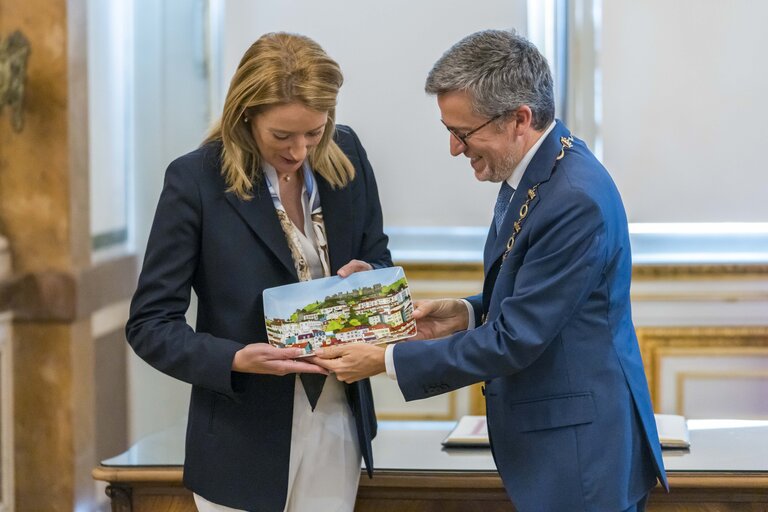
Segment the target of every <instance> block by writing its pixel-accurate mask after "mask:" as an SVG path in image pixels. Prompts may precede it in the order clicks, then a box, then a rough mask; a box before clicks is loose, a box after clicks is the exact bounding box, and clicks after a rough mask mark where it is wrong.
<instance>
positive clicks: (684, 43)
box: [601, 0, 768, 222]
mask: <svg viewBox="0 0 768 512" xmlns="http://www.w3.org/2000/svg"><path fill="white" fill-rule="evenodd" d="M602 3H603V13H602V15H603V24H602V25H603V29H602V30H603V38H602V54H601V61H602V62H601V64H602V76H603V103H602V111H603V123H602V127H601V130H602V136H603V140H604V151H605V153H604V162H605V164H606V166H607V167H608V169H609V170H610V171H611V173H612V174H613V176H614V178H615V179H616V181H617V183H618V185H619V189H620V190H621V192H622V195H623V197H624V200H625V205H626V208H627V211H628V214H629V220H630V221H631V222H675V221H681V222H685V221H687V222H717V221H765V220H766V219H767V218H768V201H766V197H767V196H768V173H766V172H765V156H764V154H763V153H764V151H763V148H764V147H765V130H764V126H763V125H764V118H765V116H766V113H768V95H766V93H765V91H768V67H766V65H765V57H764V55H763V53H764V48H765V47H766V46H768V31H767V30H766V29H765V20H768V3H766V2H755V1H753V0H732V1H729V2H722V1H720V0H675V1H674V2H670V1H667V0H643V1H642V2H637V1H632V0H606V1H604V2H602Z"/></svg>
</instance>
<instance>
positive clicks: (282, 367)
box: [232, 343, 328, 375]
mask: <svg viewBox="0 0 768 512" xmlns="http://www.w3.org/2000/svg"><path fill="white" fill-rule="evenodd" d="M302 354H304V350H303V349H300V348H277V347H273V346H272V345H270V344H268V343H251V344H250V345H246V346H244V347H243V348H241V349H240V350H238V351H237V352H235V358H234V359H233V360H232V369H233V370H234V371H236V372H243V373H266V374H270V375H287V374H289V373H320V374H323V375H328V371H327V370H325V369H324V368H321V367H319V366H317V365H314V364H312V363H309V362H306V361H295V359H296V358H297V357H299V356H300V355H302Z"/></svg>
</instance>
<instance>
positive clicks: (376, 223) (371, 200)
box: [343, 126, 392, 268]
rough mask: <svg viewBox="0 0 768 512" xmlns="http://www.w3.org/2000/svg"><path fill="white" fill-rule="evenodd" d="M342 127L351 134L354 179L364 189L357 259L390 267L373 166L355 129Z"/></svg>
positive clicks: (376, 266)
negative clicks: (357, 165)
mask: <svg viewBox="0 0 768 512" xmlns="http://www.w3.org/2000/svg"><path fill="white" fill-rule="evenodd" d="M343 128H344V129H345V130H346V131H348V132H349V134H350V135H351V136H352V140H353V144H354V147H355V151H356V152H357V156H358V159H359V161H360V168H358V169H356V171H357V173H358V174H359V176H358V177H357V178H356V179H361V180H362V181H363V182H362V185H363V186H364V189H365V206H366V207H365V209H364V211H365V220H364V223H363V239H362V244H361V247H360V253H359V257H358V258H357V259H360V260H363V261H365V262H368V263H370V264H371V266H372V267H373V268H383V267H391V266H392V255H391V254H390V252H389V249H388V248H387V244H388V243H389V238H388V237H387V235H385V234H384V217H383V214H382V211H381V201H380V200H379V189H378V186H377V185H376V178H375V177H374V174H373V167H371V162H370V161H369V160H368V154H367V153H366V152H365V148H363V145H362V143H361V142H360V139H359V138H358V136H357V134H356V133H355V131H354V130H352V128H350V127H348V126H344V127H343Z"/></svg>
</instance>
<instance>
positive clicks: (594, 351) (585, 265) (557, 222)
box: [394, 122, 666, 512]
mask: <svg viewBox="0 0 768 512" xmlns="http://www.w3.org/2000/svg"><path fill="white" fill-rule="evenodd" d="M569 136H570V134H569V132H568V130H567V129H566V128H565V126H563V125H562V124H561V123H559V122H558V123H557V125H556V126H555V128H554V129H553V130H552V131H551V132H550V133H549V135H548V136H547V137H546V139H545V140H544V141H543V143H542V145H541V146H540V148H539V149H538V150H537V152H536V154H535V155H534V157H533V160H532V161H531V163H530V164H529V166H528V168H527V170H526V171H525V174H524V175H523V178H522V181H521V183H520V185H519V187H518V189H517V191H516V192H515V195H514V196H513V198H512V202H511V204H510V206H509V209H508V210H507V215H506V217H505V220H504V222H503V224H502V226H501V228H500V230H499V233H500V236H498V237H497V236H496V232H495V228H494V227H493V226H491V230H490V233H489V236H488V240H487V242H486V247H485V265H484V266H485V272H486V281H485V286H484V293H483V294H482V295H478V296H475V297H470V298H469V300H470V302H471V303H472V305H473V308H474V310H475V318H476V319H478V322H480V319H481V318H483V316H485V318H486V321H485V323H484V324H482V325H479V326H478V327H476V328H474V329H471V330H468V331H463V332H459V333H456V334H454V335H453V336H450V337H448V338H444V339H440V340H435V341H424V342H411V343H400V344H398V345H396V346H395V347H394V362H395V370H396V372H397V379H398V384H399V386H400V388H401V390H402V392H403V395H404V396H405V398H406V399H407V400H415V399H419V398H425V397H428V396H432V395H436V394H439V393H444V392H446V391H450V390H453V389H457V388H460V387H463V386H467V385H469V384H472V383H475V382H481V381H486V383H485V396H486V405H487V415H488V429H489V434H490V439H491V447H492V450H493V455H494V458H495V461H496V465H497V466H498V469H499V472H500V474H501V477H502V479H503V481H504V485H505V487H506V489H507V492H508V494H509V496H510V498H511V500H512V502H513V503H514V504H515V506H516V507H517V509H518V510H520V511H522V512H528V511H531V512H539V511H546V512H561V511H562V512H565V511H567V512H579V511H590V512H617V511H621V510H625V509H627V508H628V507H630V506H632V505H633V504H634V503H636V502H637V501H638V500H639V499H640V498H641V497H642V496H643V495H644V494H646V493H647V492H648V490H649V489H650V488H652V487H653V486H654V485H655V482H656V479H657V478H658V479H660V480H661V482H662V483H663V484H664V485H666V475H665V473H664V467H663V463H662V459H661V449H660V445H659V440H658V436H657V432H656V425H655V422H654V417H653V411H652V409H651V401H650V396H649V393H648V385H647V383H646V379H645V373H644V371H643V363H642V360H641V358H640V352H639V348H638V343H637V339H636V337H635V330H634V327H633V324H632V317H631V312H630V299H629V285H630V277H631V273H632V262H631V255H630V246H629V235H628V229H627V219H626V215H625V213H624V207H623V205H622V202H621V198H620V196H619V193H618V190H617V189H616V187H615V185H614V183H613V181H612V180H611V178H610V176H609V175H608V173H607V171H606V170H605V169H604V168H603V166H602V165H601V164H600V163H599V162H598V161H597V159H595V157H594V156H593V155H592V154H591V153H590V152H589V150H588V149H587V147H586V146H585V145H584V144H583V142H581V141H580V140H578V139H576V140H574V141H573V147H572V148H570V149H568V148H566V149H564V150H563V142H562V141H561V138H565V139H567V138H568V137H569ZM561 150H563V151H564V156H563V158H562V159H560V160H558V159H557V157H558V155H559V154H560V152H561ZM536 184H538V187H537V188H536V191H535V194H536V195H535V197H534V198H533V199H532V200H531V201H530V203H529V205H528V212H527V216H526V217H525V218H524V219H523V220H522V222H521V223H520V232H519V234H518V235H517V238H516V241H515V243H514V245H513V246H512V249H511V251H510V252H509V255H508V257H507V258H506V260H504V259H503V258H502V255H503V253H504V251H505V249H506V247H507V242H508V240H509V237H510V235H511V234H512V232H513V230H514V223H515V222H516V221H519V217H520V209H521V206H523V203H524V202H525V200H526V198H527V196H528V190H529V189H532V188H534V186H535V185H536Z"/></svg>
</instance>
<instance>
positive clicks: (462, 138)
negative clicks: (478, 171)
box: [440, 114, 503, 146]
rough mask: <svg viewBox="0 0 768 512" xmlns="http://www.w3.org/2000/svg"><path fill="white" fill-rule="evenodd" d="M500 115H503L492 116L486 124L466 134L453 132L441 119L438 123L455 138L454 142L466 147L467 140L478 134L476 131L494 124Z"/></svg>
mask: <svg viewBox="0 0 768 512" xmlns="http://www.w3.org/2000/svg"><path fill="white" fill-rule="evenodd" d="M502 115H503V114H498V115H496V116H493V117H492V118H490V119H489V120H487V121H486V122H484V123H483V124H481V125H480V126H478V127H477V128H473V129H472V130H469V131H468V132H467V133H465V134H461V133H459V132H457V131H456V130H454V129H453V128H451V127H450V126H448V125H447V124H445V121H443V120H442V119H441V120H440V122H441V123H443V126H445V129H446V130H448V131H449V132H451V135H453V136H454V137H456V140H458V141H459V142H461V143H462V144H464V145H465V146H466V145H467V139H468V138H469V137H470V136H472V135H473V134H474V133H476V132H478V131H480V130H482V129H483V128H485V127H486V126H488V125H489V124H491V123H492V122H494V121H495V120H497V119H498V118H500V117H501V116H502Z"/></svg>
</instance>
